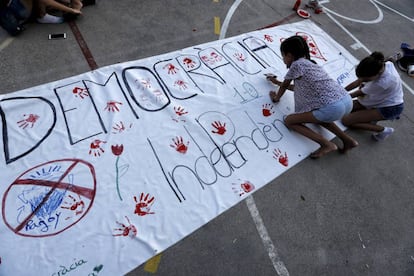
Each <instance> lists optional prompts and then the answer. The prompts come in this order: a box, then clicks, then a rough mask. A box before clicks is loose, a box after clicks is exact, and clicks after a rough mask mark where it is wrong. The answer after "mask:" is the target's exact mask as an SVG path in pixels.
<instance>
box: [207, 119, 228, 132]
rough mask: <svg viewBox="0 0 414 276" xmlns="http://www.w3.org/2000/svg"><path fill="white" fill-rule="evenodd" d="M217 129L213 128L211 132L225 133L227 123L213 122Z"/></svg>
mask: <svg viewBox="0 0 414 276" xmlns="http://www.w3.org/2000/svg"><path fill="white" fill-rule="evenodd" d="M211 125H212V126H213V127H214V128H215V129H216V130H214V129H213V130H212V131H211V132H213V133H215V134H219V135H223V134H224V133H226V123H224V124H222V123H221V122H219V121H214V123H212V124H211Z"/></svg>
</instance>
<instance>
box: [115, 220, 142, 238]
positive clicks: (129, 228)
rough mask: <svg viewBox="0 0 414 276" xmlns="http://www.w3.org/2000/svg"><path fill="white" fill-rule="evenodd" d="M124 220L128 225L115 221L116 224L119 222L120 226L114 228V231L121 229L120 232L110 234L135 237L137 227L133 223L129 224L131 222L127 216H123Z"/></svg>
mask: <svg viewBox="0 0 414 276" xmlns="http://www.w3.org/2000/svg"><path fill="white" fill-rule="evenodd" d="M125 218H126V220H127V221H128V225H125V224H123V223H121V222H118V221H117V222H116V223H117V224H119V226H120V228H115V229H114V231H121V233H117V234H112V236H115V237H117V236H124V237H127V236H129V237H131V238H133V237H135V236H136V235H137V233H138V231H137V228H136V227H135V225H133V224H131V222H130V221H129V218H128V217H127V216H125Z"/></svg>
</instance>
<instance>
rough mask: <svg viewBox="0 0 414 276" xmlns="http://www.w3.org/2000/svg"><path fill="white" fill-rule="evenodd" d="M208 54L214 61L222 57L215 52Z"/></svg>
mask: <svg viewBox="0 0 414 276" xmlns="http://www.w3.org/2000/svg"><path fill="white" fill-rule="evenodd" d="M210 56H211V58H212V59H213V60H214V61H221V60H222V59H223V58H222V57H221V56H220V55H219V54H217V53H216V52H211V53H210Z"/></svg>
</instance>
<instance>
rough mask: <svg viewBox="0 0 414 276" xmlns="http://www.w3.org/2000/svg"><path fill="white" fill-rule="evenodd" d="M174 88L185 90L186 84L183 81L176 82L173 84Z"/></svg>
mask: <svg viewBox="0 0 414 276" xmlns="http://www.w3.org/2000/svg"><path fill="white" fill-rule="evenodd" d="M174 86H178V87H179V88H180V89H181V90H185V89H187V88H188V87H187V83H186V82H185V81H183V80H177V81H175V82H174Z"/></svg>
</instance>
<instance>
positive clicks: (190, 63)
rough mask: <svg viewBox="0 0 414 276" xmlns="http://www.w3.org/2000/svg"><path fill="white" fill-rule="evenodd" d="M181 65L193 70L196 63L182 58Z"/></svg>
mask: <svg viewBox="0 0 414 276" xmlns="http://www.w3.org/2000/svg"><path fill="white" fill-rule="evenodd" d="M183 63H184V64H185V65H186V66H187V68H189V69H191V68H194V67H195V65H196V63H195V62H194V60H192V59H191V58H188V57H186V58H184V59H183Z"/></svg>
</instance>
